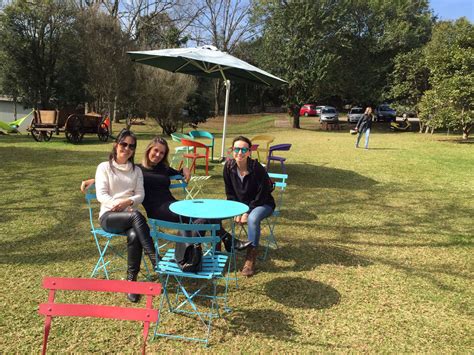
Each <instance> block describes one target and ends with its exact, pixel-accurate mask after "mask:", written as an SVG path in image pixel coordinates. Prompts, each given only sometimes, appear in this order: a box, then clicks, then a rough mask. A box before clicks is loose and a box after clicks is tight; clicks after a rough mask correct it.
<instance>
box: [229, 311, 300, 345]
mask: <svg viewBox="0 0 474 355" xmlns="http://www.w3.org/2000/svg"><path fill="white" fill-rule="evenodd" d="M292 323H293V320H292V318H291V317H290V316H288V315H286V314H285V313H283V312H280V311H277V310H274V309H247V310H240V311H238V312H236V313H235V315H233V318H232V327H233V328H237V329H236V331H235V332H234V333H236V334H241V333H243V332H245V330H248V331H249V332H250V333H259V334H262V335H264V336H267V337H270V338H274V339H285V340H291V339H292V338H293V337H294V336H298V335H300V334H299V333H298V331H297V330H296V329H295V328H294V327H293V326H292Z"/></svg>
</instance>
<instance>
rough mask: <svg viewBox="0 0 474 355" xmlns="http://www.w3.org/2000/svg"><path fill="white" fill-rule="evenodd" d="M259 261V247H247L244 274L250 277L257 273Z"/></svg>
mask: <svg viewBox="0 0 474 355" xmlns="http://www.w3.org/2000/svg"><path fill="white" fill-rule="evenodd" d="M256 261H257V247H254V246H250V247H249V248H248V249H247V255H246V257H245V264H244V267H243V268H242V275H244V276H247V277H250V276H253V275H255V263H256Z"/></svg>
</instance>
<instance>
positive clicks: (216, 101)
mask: <svg viewBox="0 0 474 355" xmlns="http://www.w3.org/2000/svg"><path fill="white" fill-rule="evenodd" d="M220 82H221V81H220V80H219V79H217V80H216V81H215V83H214V117H217V116H219V96H220V95H219V93H220Z"/></svg>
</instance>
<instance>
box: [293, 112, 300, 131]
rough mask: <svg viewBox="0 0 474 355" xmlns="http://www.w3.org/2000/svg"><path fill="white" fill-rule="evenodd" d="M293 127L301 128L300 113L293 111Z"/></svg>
mask: <svg viewBox="0 0 474 355" xmlns="http://www.w3.org/2000/svg"><path fill="white" fill-rule="evenodd" d="M293 128H301V127H300V113H299V112H298V113H293Z"/></svg>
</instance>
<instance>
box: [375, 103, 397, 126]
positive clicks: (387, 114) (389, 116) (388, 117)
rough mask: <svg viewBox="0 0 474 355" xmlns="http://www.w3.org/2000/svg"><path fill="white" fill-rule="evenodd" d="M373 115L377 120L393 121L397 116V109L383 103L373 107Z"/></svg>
mask: <svg viewBox="0 0 474 355" xmlns="http://www.w3.org/2000/svg"><path fill="white" fill-rule="evenodd" d="M375 117H376V119H377V121H388V122H393V121H395V120H396V118H397V111H395V110H394V109H393V108H391V107H390V106H389V105H387V104H383V105H380V106H378V107H377V108H376V109H375Z"/></svg>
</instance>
